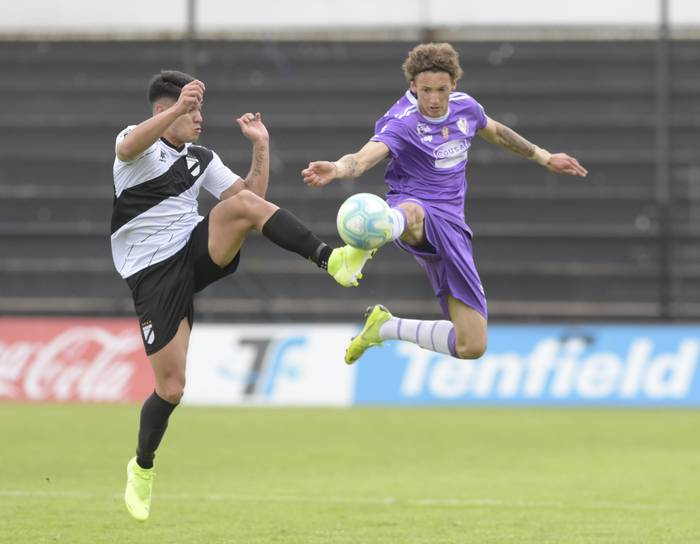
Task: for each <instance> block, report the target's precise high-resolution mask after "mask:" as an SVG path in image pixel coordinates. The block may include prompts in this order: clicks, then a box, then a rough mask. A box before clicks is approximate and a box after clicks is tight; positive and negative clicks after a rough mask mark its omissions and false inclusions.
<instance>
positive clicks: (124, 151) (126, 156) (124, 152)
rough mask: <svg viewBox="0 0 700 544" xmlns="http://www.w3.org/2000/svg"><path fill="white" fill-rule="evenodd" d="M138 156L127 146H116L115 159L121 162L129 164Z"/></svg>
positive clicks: (122, 144)
mask: <svg viewBox="0 0 700 544" xmlns="http://www.w3.org/2000/svg"><path fill="white" fill-rule="evenodd" d="M137 156H138V152H137V151H136V150H134V149H131V148H130V147H129V145H125V144H124V143H121V144H119V145H118V146H117V158H118V159H119V160H120V161H122V162H131V161H133V160H134V159H135V158H136V157H137Z"/></svg>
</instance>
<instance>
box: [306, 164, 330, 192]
mask: <svg viewBox="0 0 700 544" xmlns="http://www.w3.org/2000/svg"><path fill="white" fill-rule="evenodd" d="M337 172H338V171H337V170H336V166H335V164H333V163H332V162H329V161H316V162H310V163H309V166H308V167H307V168H304V170H302V171H301V176H302V177H303V178H304V183H306V184H307V185H308V186H309V187H323V186H324V185H328V184H329V183H330V182H331V181H333V179H334V178H335V175H336V174H337Z"/></svg>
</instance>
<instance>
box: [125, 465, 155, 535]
mask: <svg viewBox="0 0 700 544" xmlns="http://www.w3.org/2000/svg"><path fill="white" fill-rule="evenodd" d="M155 475H156V473H155V472H154V470H153V469H152V468H141V467H140V466H139V465H138V463H136V457H134V458H133V459H131V461H129V464H128V465H126V491H125V492H124V502H125V503H126V509H127V510H128V511H129V514H131V516H132V517H133V518H134V519H136V520H138V521H146V520H147V519H148V515H149V514H150V513H151V493H152V492H153V477H154V476H155Z"/></svg>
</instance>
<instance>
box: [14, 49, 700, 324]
mask: <svg viewBox="0 0 700 544" xmlns="http://www.w3.org/2000/svg"><path fill="white" fill-rule="evenodd" d="M412 45H413V44H408V43H298V42H297V43H291V42H290V43H285V42H275V43H265V42H218V41H203V42H199V43H197V46H196V57H195V58H196V66H197V71H196V73H197V75H198V76H199V77H200V78H201V79H203V80H204V81H205V82H206V84H207V97H206V105H205V125H204V126H205V132H204V135H203V137H202V143H203V144H204V145H207V146H209V147H212V148H213V149H215V150H217V152H219V154H220V155H221V156H222V158H223V160H224V162H226V163H227V164H228V165H229V166H230V167H231V168H232V169H233V170H234V171H235V172H237V173H239V174H241V175H243V176H245V174H246V172H247V171H248V168H249V164H250V147H249V145H248V143H247V141H245V140H244V139H243V137H242V136H241V135H240V133H239V130H238V127H237V126H236V124H235V121H234V117H235V116H236V115H237V114H240V113H242V112H245V111H261V112H263V115H264V119H265V121H266V124H267V126H268V128H269V130H270V133H271V141H272V144H271V145H272V166H271V186H270V191H269V194H268V197H269V199H270V200H272V201H273V202H276V203H278V204H280V205H282V206H286V207H288V208H289V209H291V210H292V211H294V212H295V213H296V214H297V215H298V216H300V217H301V218H302V219H304V220H305V221H306V222H307V223H308V224H309V225H310V226H311V227H312V228H313V229H314V230H316V232H317V233H318V234H320V235H321V236H322V237H324V238H326V239H327V240H328V241H330V242H333V243H339V238H338V236H337V234H336V233H335V225H334V220H335V211H336V210H337V208H338V206H339V204H340V203H341V202H342V200H343V199H344V198H345V197H347V196H349V195H350V194H352V193H354V192H360V191H370V192H376V193H379V194H383V183H382V171H383V169H382V168H376V169H375V170H374V171H372V172H371V173H369V174H368V175H366V176H365V178H364V179H363V180H362V181H361V182H360V183H359V184H358V183H356V182H351V181H342V182H337V183H334V184H333V185H331V186H330V187H328V188H326V189H325V190H322V191H319V190H311V189H308V188H306V187H305V186H304V185H303V183H302V181H301V177H300V175H299V172H300V170H301V169H302V168H303V167H304V166H305V165H306V164H307V163H308V162H309V161H310V160H319V159H328V160H334V159H336V158H338V157H339V156H340V155H342V154H344V153H347V152H351V151H354V150H356V149H358V148H359V147H360V146H361V145H362V144H363V143H364V142H365V141H366V140H367V139H368V138H369V137H370V136H371V134H372V127H373V123H374V121H375V120H376V118H378V117H379V116H380V115H381V114H382V113H384V111H386V109H388V107H389V106H390V105H391V104H392V103H393V101H394V100H396V99H397V98H398V97H399V95H400V94H401V93H402V92H403V90H404V89H405V82H404V80H403V76H402V73H401V63H402V61H403V59H404V58H405V55H406V52H407V51H408V50H409V49H410V48H411V47H412ZM455 45H456V47H457V49H458V50H459V52H460V54H461V58H462V65H463V68H464V70H465V75H464V78H463V80H462V81H461V82H460V86H459V88H460V89H461V90H464V91H466V92H469V93H470V94H472V95H473V96H474V97H476V98H477V99H478V100H479V101H480V102H481V103H482V104H483V105H484V106H485V107H486V111H487V113H488V114H489V115H490V116H491V117H493V118H495V119H497V120H500V121H503V122H504V123H506V124H508V125H510V126H511V127H513V128H514V129H516V130H518V131H519V132H521V133H522V134H523V135H524V136H526V137H527V138H529V139H531V140H532V141H534V142H536V143H537V144H538V145H540V146H542V147H545V148H548V149H550V150H552V151H566V152H568V153H570V154H572V155H574V156H576V157H577V158H578V159H579V160H580V161H581V163H582V164H583V165H584V166H586V167H587V168H588V170H589V171H590V174H589V177H588V178H587V179H585V180H583V181H582V180H580V179H572V178H564V177H562V178H557V177H556V176H554V175H552V174H549V173H548V172H546V171H545V170H544V169H541V168H538V167H537V166H536V165H534V164H530V163H527V162H526V161H523V160H521V159H519V158H517V157H514V156H510V155H508V154H507V153H505V152H502V151H501V150H499V149H496V148H494V147H492V146H489V145H488V144H487V143H486V142H483V141H480V140H478V141H476V140H475V143H474V145H473V146H472V148H471V150H470V167H469V170H468V178H469V183H470V189H469V195H470V196H469V198H468V205H467V218H468V221H469V223H470V224H471V226H472V227H473V229H474V232H475V240H474V245H475V252H476V258H477V264H478V266H479V270H480V273H481V275H482V280H483V282H484V285H485V288H486V291H487V296H488V298H489V302H490V309H491V315H492V317H494V318H496V319H500V320H507V319H509V318H518V319H522V318H526V319H555V318H556V319H585V318H593V317H595V318H598V319H600V318H607V319H611V320H614V319H625V320H629V319H640V320H644V319H648V320H655V319H658V318H660V317H661V316H662V308H661V306H660V304H659V297H660V287H659V286H660V278H661V277H662V275H661V273H660V266H659V248H660V247H661V241H662V240H666V237H665V235H664V233H663V229H661V228H660V222H659V213H658V209H657V206H656V203H655V198H656V197H655V164H656V161H655V159H656V156H655V64H654V62H655V45H654V43H653V42H645V41H630V42H564V43H557V42H519V43H503V42H492V43H491V42H475V43H458V44H455ZM671 51H672V58H673V62H672V66H671V75H672V77H671V81H672V84H671V92H672V111H671V129H672V131H671V143H672V146H671V147H672V149H673V154H672V157H671V171H672V194H671V196H672V198H671V200H672V202H671V204H672V211H671V214H670V217H671V227H670V236H669V238H668V240H667V242H665V243H666V247H667V248H668V251H669V258H670V263H671V266H670V271H671V274H670V284H669V289H670V297H671V302H672V304H671V305H670V314H671V317H672V318H674V319H684V318H697V317H700V244H699V243H698V235H699V234H700V222H699V220H700V155H699V154H698V151H697V150H698V149H699V148H700V104H699V103H698V101H697V94H698V91H700V74H699V73H698V71H697V69H696V67H697V63H698V61H699V60H700V58H699V57H700V47H698V44H697V42H682V41H675V42H672V46H671ZM0 66H1V67H2V72H3V73H4V74H6V75H9V77H4V78H2V80H0V131H1V133H2V134H3V145H2V146H1V147H0V163H1V164H2V167H1V168H0V247H2V259H0V285H1V286H2V288H1V289H0V312H1V313H2V314H5V315H8V314H11V315H25V314H26V315H132V312H131V308H132V303H131V299H130V296H129V292H128V289H127V287H126V285H125V284H124V282H123V281H122V280H121V279H120V278H119V277H118V275H117V274H116V272H115V271H114V269H113V266H112V262H111V256H110V249H109V221H110V214H111V202H112V179H111V166H112V161H113V156H114V153H113V144H114V137H115V135H116V134H117V132H118V131H119V130H120V129H121V128H123V127H124V126H126V125H127V124H133V123H137V122H139V121H140V120H142V119H143V118H145V117H146V116H147V115H149V109H148V104H147V102H146V98H145V87H146V84H147V81H148V79H149V77H150V76H151V75H152V74H153V73H155V72H157V71H158V70H159V69H161V68H181V67H182V45H181V44H179V43H176V42H83V43H71V42H40V43H39V42H4V43H0ZM212 203H213V201H212V200H211V199H209V200H206V203H205V204H204V205H203V206H202V208H203V209H205V210H206V209H207V206H208V205H211V204H212ZM374 302H383V303H384V304H386V305H387V306H388V307H389V308H391V309H392V310H393V311H394V312H395V313H398V314H406V315H411V316H415V317H434V316H436V315H437V314H438V312H439V308H438V305H437V302H436V301H435V299H434V297H433V295H432V293H431V291H430V288H429V286H428V283H427V282H426V281H425V280H424V278H423V273H422V271H421V270H420V268H419V267H418V266H417V265H416V264H415V263H414V262H413V261H412V260H411V259H410V257H408V256H406V255H404V254H402V253H401V252H400V251H398V250H396V249H394V248H393V247H388V248H385V249H383V250H382V251H381V253H380V254H379V256H378V257H377V258H376V259H375V261H373V262H371V263H370V264H369V265H368V266H367V268H366V278H365V279H364V280H363V282H362V284H361V287H360V289H348V290H343V289H341V288H340V287H337V286H336V285H335V284H334V283H333V282H332V281H331V280H330V278H327V277H325V276H324V275H323V273H321V272H320V271H318V270H317V269H316V268H315V267H314V266H313V265H310V264H309V263H305V262H303V261H302V260H300V259H299V258H298V257H297V256H296V255H293V254H291V253H290V254H287V253H284V252H281V251H280V250H278V249H277V248H276V247H274V246H273V245H272V244H270V243H269V242H267V241H266V240H265V239H264V238H263V237H261V236H259V235H252V236H251V237H250V239H249V241H248V243H247V244H246V245H245V246H244V249H243V260H242V264H241V267H240V269H239V272H238V273H237V274H236V275H235V276H234V277H233V278H231V279H228V280H226V281H223V282H219V283H218V284H215V285H213V286H211V287H210V288H209V289H208V290H207V291H206V292H205V293H203V294H202V295H201V296H200V298H199V302H198V310H199V315H200V316H201V317H202V318H204V319H208V320H215V319H228V320H230V319H234V320H245V321H271V320H272V321H289V320H303V321H347V320H351V321H357V320H358V319H359V316H360V314H361V312H362V311H363V309H364V307H365V306H366V305H368V304H369V303H374Z"/></svg>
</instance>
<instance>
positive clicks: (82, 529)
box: [0, 404, 700, 544]
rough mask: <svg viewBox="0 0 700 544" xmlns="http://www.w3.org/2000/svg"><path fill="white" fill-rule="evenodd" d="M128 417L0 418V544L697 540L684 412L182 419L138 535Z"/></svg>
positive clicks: (697, 502)
mask: <svg viewBox="0 0 700 544" xmlns="http://www.w3.org/2000/svg"><path fill="white" fill-rule="evenodd" d="M137 418H138V407H136V406H102V405H98V406H80V405H17V404H0V436H1V437H2V446H0V460H1V461H2V462H1V464H0V542H2V543H5V542H11V543H31V544H40V543H52V544H54V543H70V544H80V543H90V544H94V543H101V542H114V543H120V544H123V543H131V542H144V543H155V542H162V543H168V544H176V543H187V544H191V543H234V542H235V543H246V544H255V543H280V544H281V543H290V544H291V543H299V544H302V543H303V544H314V543H319V544H320V543H324V544H327V543H348V544H350V543H352V544H357V543H362V544H370V543H387V544H388V543H391V544H404V543H425V544H438V543H533V544H535V543H536V544H545V543H566V544H573V543H583V542H586V543H588V542H591V543H593V542H595V543H621V542H625V543H635V544H638V543H642V542H649V543H666V542H668V543H674V544H678V543H689V544H690V543H693V544H697V543H698V542H700V411H697V412H696V411H673V410H671V411H647V410H636V411H634V410H547V409H542V410H532V409H528V410H520V409H387V408H372V409H349V410H334V409H253V408H250V409H245V408H238V409H235V408H193V407H181V408H178V410H177V411H176V412H175V413H174V415H173V418H172V419H171V424H170V429H169V431H168V434H167V435H166V438H165V441H164V443H163V445H162V446H161V449H160V452H159V457H158V464H157V467H156V468H157V472H158V476H157V478H156V480H155V493H154V500H153V510H152V514H151V519H150V520H149V521H148V522H147V523H146V524H139V523H137V522H135V521H133V520H132V519H131V518H130V517H129V516H128V514H127V513H126V510H125V509H124V506H123V503H122V499H121V494H122V492H123V485H124V477H125V476H124V470H125V465H126V462H127V461H128V459H129V457H130V456H131V452H132V450H133V447H134V442H135V434H136V423H137Z"/></svg>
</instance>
